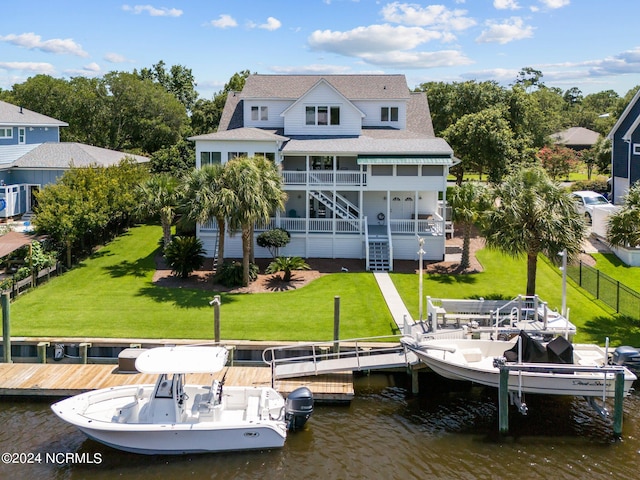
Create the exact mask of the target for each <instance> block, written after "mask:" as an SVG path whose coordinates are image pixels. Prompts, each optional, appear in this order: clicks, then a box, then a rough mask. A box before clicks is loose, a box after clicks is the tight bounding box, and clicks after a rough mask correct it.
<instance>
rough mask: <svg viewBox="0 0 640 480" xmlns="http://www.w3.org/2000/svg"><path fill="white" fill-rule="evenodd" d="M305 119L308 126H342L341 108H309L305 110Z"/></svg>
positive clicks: (320, 106) (325, 106) (321, 106)
mask: <svg viewBox="0 0 640 480" xmlns="http://www.w3.org/2000/svg"><path fill="white" fill-rule="evenodd" d="M305 119H306V120H305V123H306V124H307V125H340V107H332V106H328V105H319V106H308V107H306V110H305Z"/></svg>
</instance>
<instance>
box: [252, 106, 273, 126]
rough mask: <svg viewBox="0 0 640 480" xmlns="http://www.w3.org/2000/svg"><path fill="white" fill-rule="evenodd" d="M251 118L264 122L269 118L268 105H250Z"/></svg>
mask: <svg viewBox="0 0 640 480" xmlns="http://www.w3.org/2000/svg"><path fill="white" fill-rule="evenodd" d="M251 120H252V121H254V122H257V121H261V122H266V121H267V120H269V108H268V107H251Z"/></svg>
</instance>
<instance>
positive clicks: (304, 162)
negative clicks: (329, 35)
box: [191, 75, 458, 270]
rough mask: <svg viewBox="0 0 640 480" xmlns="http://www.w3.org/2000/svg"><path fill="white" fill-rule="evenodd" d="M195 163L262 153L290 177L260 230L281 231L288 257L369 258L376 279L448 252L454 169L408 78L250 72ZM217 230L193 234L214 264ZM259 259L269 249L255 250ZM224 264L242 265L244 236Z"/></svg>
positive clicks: (231, 245) (231, 242)
mask: <svg viewBox="0 0 640 480" xmlns="http://www.w3.org/2000/svg"><path fill="white" fill-rule="evenodd" d="M191 140H194V141H195V142H196V164H197V166H198V167H200V166H202V165H205V164H207V163H225V162H227V161H229V160H231V159H232V158H234V157H236V156H241V155H247V156H264V157H266V158H268V159H270V160H273V161H274V162H275V163H276V165H277V166H278V168H279V170H280V171H281V173H282V179H283V185H284V189H285V191H286V192H287V194H288V200H287V202H286V206H285V209H284V211H281V212H274V216H273V217H272V218H271V219H270V220H269V222H268V223H267V224H266V225H258V226H256V233H259V232H260V231H263V230H265V229H268V228H274V227H281V228H284V229H285V230H287V231H288V232H289V233H290V234H291V242H290V244H289V245H287V247H285V248H282V249H281V250H280V253H281V255H286V256H300V257H303V258H313V257H316V258H359V259H366V266H367V268H368V269H371V270H391V269H393V260H395V259H405V260H417V259H418V250H419V245H418V238H417V237H424V247H423V250H424V257H423V258H424V259H425V260H438V261H441V260H443V258H444V254H445V229H446V228H450V226H451V223H450V222H446V221H445V218H444V217H443V208H442V207H443V205H444V204H445V203H446V189H447V175H448V173H449V168H450V167H451V166H453V165H455V164H456V163H457V162H458V160H457V159H456V158H455V157H454V156H453V151H452V149H451V147H450V146H449V145H448V144H447V142H446V141H444V140H443V139H441V138H436V137H435V135H434V132H433V126H432V123H431V116H430V112H429V104H428V102H427V97H426V95H425V94H424V93H417V92H411V91H410V90H409V88H408V86H407V82H406V79H405V77H404V75H251V76H249V77H248V78H247V79H246V83H245V86H244V89H243V90H242V92H230V93H229V95H228V97H227V102H226V104H225V107H224V111H223V114H222V118H221V121H220V125H219V127H218V131H217V132H215V133H210V134H206V135H198V136H195V137H191ZM216 228H217V226H216V222H215V221H211V222H209V223H207V224H205V225H199V226H198V228H197V234H198V237H199V238H200V239H201V240H202V241H203V243H204V246H205V249H206V251H207V253H208V255H210V256H214V255H215V252H216V245H217V236H218V232H217V231H216ZM255 255H256V256H257V257H268V256H269V252H268V251H267V249H263V248H260V247H257V246H256V247H255ZM225 256H226V257H229V258H239V257H242V248H241V238H240V235H232V236H230V237H229V238H227V239H226V240H225Z"/></svg>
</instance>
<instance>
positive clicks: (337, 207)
mask: <svg viewBox="0 0 640 480" xmlns="http://www.w3.org/2000/svg"><path fill="white" fill-rule="evenodd" d="M309 193H310V194H311V196H312V197H314V198H315V199H316V200H318V201H319V202H322V203H323V204H324V205H325V206H326V207H327V208H329V209H330V210H332V211H333V212H334V213H335V216H336V217H340V218H343V219H345V220H358V218H359V217H360V209H359V208H358V207H357V206H356V205H354V204H353V203H351V202H350V201H349V200H347V199H346V198H345V197H343V196H342V195H340V194H339V193H337V192H335V193H333V194H331V196H329V195H327V194H325V193H324V192H322V191H320V190H311V191H310V192H309Z"/></svg>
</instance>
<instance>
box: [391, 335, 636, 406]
mask: <svg viewBox="0 0 640 480" xmlns="http://www.w3.org/2000/svg"><path fill="white" fill-rule="evenodd" d="M519 339H521V340H519ZM401 341H402V343H403V344H404V345H405V346H406V347H407V348H408V349H409V350H411V351H412V352H414V353H415V354H416V355H417V357H418V358H419V359H420V361H421V362H423V363H424V364H426V365H427V366H428V367H429V368H431V370H433V371H434V372H436V373H438V374H439V375H441V376H443V377H446V378H450V379H453V380H463V381H470V382H474V383H478V384H481V385H487V386H489V387H495V388H498V387H499V384H500V365H501V364H504V365H508V366H516V367H518V368H514V369H511V370H510V371H509V381H508V385H509V387H508V388H509V391H510V392H516V391H517V392H522V393H536V394H546V395H576V396H586V397H602V396H603V395H605V396H607V397H613V396H614V395H615V376H616V375H615V371H614V370H616V369H617V370H621V371H623V372H624V395H625V396H626V395H628V394H629V391H630V390H631V388H632V385H633V382H634V381H635V380H636V376H635V375H634V374H633V373H632V372H631V371H630V370H629V369H628V368H626V367H623V366H608V367H607V369H606V370H607V372H608V373H606V374H605V369H604V368H603V367H604V366H606V365H607V358H606V357H607V355H606V352H605V350H604V349H603V348H602V347H600V346H598V345H592V344H574V345H572V344H570V343H569V342H568V341H566V340H565V339H564V338H563V337H556V339H554V340H552V341H551V342H549V343H547V344H542V343H540V342H538V341H536V340H534V339H532V338H530V337H529V336H528V335H527V334H526V333H524V332H521V333H520V335H519V336H517V337H515V338H513V339H511V340H509V341H504V340H474V339H454V340H450V339H449V340H445V339H436V340H429V339H425V340H416V339H415V338H413V337H403V338H402V339H401ZM518 342H522V343H521V345H522V346H521V347H520V355H519V347H518ZM598 370H602V371H598ZM605 383H606V387H605Z"/></svg>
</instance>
